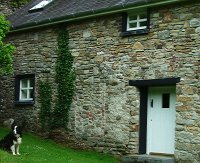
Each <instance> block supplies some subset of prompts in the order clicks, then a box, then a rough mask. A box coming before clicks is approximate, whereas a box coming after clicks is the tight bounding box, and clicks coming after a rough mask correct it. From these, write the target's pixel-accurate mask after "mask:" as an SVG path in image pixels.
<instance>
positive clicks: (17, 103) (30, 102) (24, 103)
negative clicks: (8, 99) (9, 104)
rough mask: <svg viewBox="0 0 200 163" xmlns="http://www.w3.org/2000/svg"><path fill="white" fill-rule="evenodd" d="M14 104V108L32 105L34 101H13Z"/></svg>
mask: <svg viewBox="0 0 200 163" xmlns="http://www.w3.org/2000/svg"><path fill="white" fill-rule="evenodd" d="M14 103H15V105H16V106H21V105H33V104H34V103H35V102H34V101H15V102H14Z"/></svg>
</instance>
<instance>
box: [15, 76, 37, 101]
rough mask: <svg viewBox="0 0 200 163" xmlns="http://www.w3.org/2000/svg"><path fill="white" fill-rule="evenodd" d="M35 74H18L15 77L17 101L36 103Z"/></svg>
mask: <svg viewBox="0 0 200 163" xmlns="http://www.w3.org/2000/svg"><path fill="white" fill-rule="evenodd" d="M34 78H35V77H34V75H33V74H28V75H18V76H16V79H15V103H16V104H33V103H34V83H35V80H34Z"/></svg>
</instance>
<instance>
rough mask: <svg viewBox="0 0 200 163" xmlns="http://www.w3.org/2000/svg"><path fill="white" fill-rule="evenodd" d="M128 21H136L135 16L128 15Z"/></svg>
mask: <svg viewBox="0 0 200 163" xmlns="http://www.w3.org/2000/svg"><path fill="white" fill-rule="evenodd" d="M129 20H137V15H129Z"/></svg>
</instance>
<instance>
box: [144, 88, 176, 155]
mask: <svg viewBox="0 0 200 163" xmlns="http://www.w3.org/2000/svg"><path fill="white" fill-rule="evenodd" d="M175 101H176V93H175V87H150V88H149V94H148V110H147V154H151V153H164V154H174V150H175V147H174V142H175V117H176V115H175V114H176V112H175Z"/></svg>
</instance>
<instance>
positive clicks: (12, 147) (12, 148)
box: [10, 144, 16, 155]
mask: <svg viewBox="0 0 200 163" xmlns="http://www.w3.org/2000/svg"><path fill="white" fill-rule="evenodd" d="M10 149H11V152H12V154H13V155H16V154H15V145H14V144H13V145H12V146H11V147H10Z"/></svg>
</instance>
